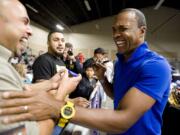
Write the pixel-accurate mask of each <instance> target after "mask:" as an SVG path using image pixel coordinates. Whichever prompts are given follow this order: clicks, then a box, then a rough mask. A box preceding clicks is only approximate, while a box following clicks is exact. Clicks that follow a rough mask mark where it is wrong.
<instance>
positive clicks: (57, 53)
mask: <svg viewBox="0 0 180 135" xmlns="http://www.w3.org/2000/svg"><path fill="white" fill-rule="evenodd" d="M47 44H48V52H46V53H44V54H42V55H40V56H39V57H38V58H37V59H36V60H35V62H34V64H33V66H32V69H33V83H34V82H39V81H43V80H48V79H50V78H51V77H52V76H53V75H55V74H56V73H57V72H58V71H59V70H61V69H64V68H65V64H64V62H63V60H62V58H63V52H64V49H65V39H64V35H63V33H62V32H60V31H50V32H49V34H48V38H47Z"/></svg>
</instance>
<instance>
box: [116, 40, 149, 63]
mask: <svg viewBox="0 0 180 135" xmlns="http://www.w3.org/2000/svg"><path fill="white" fill-rule="evenodd" d="M147 49H148V44H147V42H144V43H142V44H141V45H139V46H138V47H137V48H136V49H135V50H134V52H133V53H132V54H131V57H130V58H129V59H128V61H127V62H130V61H132V60H135V59H137V58H139V57H141V56H143V55H144V54H145V53H146V52H147ZM117 57H118V59H120V60H123V59H124V56H123V54H119V53H117Z"/></svg>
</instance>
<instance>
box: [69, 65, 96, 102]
mask: <svg viewBox="0 0 180 135" xmlns="http://www.w3.org/2000/svg"><path fill="white" fill-rule="evenodd" d="M83 69H84V73H83V74H82V80H81V81H80V83H79V84H78V86H77V88H76V89H75V90H74V91H73V92H72V93H71V94H70V95H69V97H70V98H75V97H84V98H86V99H87V100H89V98H90V95H91V93H92V91H93V89H94V88H95V86H96V83H97V77H95V73H94V66H93V63H86V65H84V67H83Z"/></svg>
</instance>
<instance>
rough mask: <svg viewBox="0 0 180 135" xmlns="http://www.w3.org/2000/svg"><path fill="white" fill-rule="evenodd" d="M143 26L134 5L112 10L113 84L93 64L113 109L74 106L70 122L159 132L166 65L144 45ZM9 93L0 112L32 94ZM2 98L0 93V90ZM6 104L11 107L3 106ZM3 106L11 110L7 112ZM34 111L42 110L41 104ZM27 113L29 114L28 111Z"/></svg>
mask: <svg viewBox="0 0 180 135" xmlns="http://www.w3.org/2000/svg"><path fill="white" fill-rule="evenodd" d="M146 30H147V25H146V19H145V16H144V14H143V13H142V12H141V11H140V10H138V9H134V8H127V9H122V10H121V11H120V12H119V13H118V15H117V16H116V17H115V20H114V23H113V26H112V31H113V39H114V42H115V45H116V47H117V52H118V53H117V61H116V63H115V70H114V80H113V84H111V83H109V82H108V81H107V79H106V77H105V76H104V72H105V70H106V69H105V67H104V65H103V64H99V63H97V64H95V65H94V66H95V67H96V69H95V72H96V75H97V76H98V78H99V79H100V81H101V84H102V85H103V87H104V90H105V91H106V93H107V94H108V95H109V96H110V97H111V98H112V99H113V100H114V110H113V109H87V108H82V107H78V106H75V108H74V110H75V111H74V113H75V115H73V116H72V117H71V119H70V121H71V122H74V123H76V124H80V125H84V126H86V127H90V128H95V129H98V130H102V131H105V132H108V133H114V134H118V135H161V126H162V113H163V111H164V108H165V105H166V103H167V100H168V96H169V90H170V83H171V67H170V65H169V63H168V61H167V60H166V59H165V58H164V57H163V56H160V55H159V54H157V53H155V52H154V51H152V50H150V49H149V48H148V43H147V42H146V41H145V35H146ZM63 80H64V81H63V82H62V83H61V84H63V86H69V82H68V80H69V77H68V76H66V77H64V78H63ZM60 87H61V92H62V91H67V89H64V88H62V85H60ZM9 95H10V96H9V98H8V100H5V101H2V103H1V104H0V106H3V107H4V108H3V109H1V114H0V115H3V114H5V113H6V114H7V115H10V114H14V113H15V112H16V113H17V110H18V107H19V106H21V105H22V103H21V101H24V102H23V104H28V105H29V102H27V101H26V100H28V101H29V100H33V99H34V96H32V95H31V94H27V93H25V94H24V95H22V94H21V96H22V97H23V99H17V97H19V95H20V92H18V93H16V94H14V92H9ZM27 96H28V97H27ZM3 98H6V97H5V95H4V94H3ZM12 98H13V99H12ZM6 99H7V98H6ZM25 99H26V100H25ZM13 101H16V103H13ZM17 101H18V104H17ZM25 101H26V102H25ZM10 103H11V107H9V108H8V104H10ZM61 103H62V104H59V108H62V107H63V106H64V104H63V103H64V101H61ZM44 104H46V103H44ZM54 104H55V103H54ZM12 108H14V110H13V111H12V110H11V109H12ZM72 108H73V107H72ZM5 110H6V111H5ZM8 110H11V112H9V113H7V111H8ZM38 110H39V111H42V112H43V110H42V107H39V108H38ZM49 111H50V110H49ZM18 113H20V114H19V116H15V117H13V119H12V118H9V117H8V122H13V121H17V120H19V121H20V120H21V121H22V120H24V119H28V118H27V117H26V115H25V114H24V113H21V112H20V111H18ZM51 113H53V112H52V111H51ZM28 114H32V110H30V111H28ZM34 115H35V116H36V120H38V119H40V118H41V117H42V116H41V114H38V113H36V114H34ZM62 117H63V116H61V118H62ZM48 118H50V117H48ZM63 118H64V117H63Z"/></svg>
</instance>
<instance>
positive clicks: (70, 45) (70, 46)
mask: <svg viewBox="0 0 180 135" xmlns="http://www.w3.org/2000/svg"><path fill="white" fill-rule="evenodd" d="M65 47H67V48H73V45H72V44H71V43H69V42H66V43H65Z"/></svg>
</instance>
